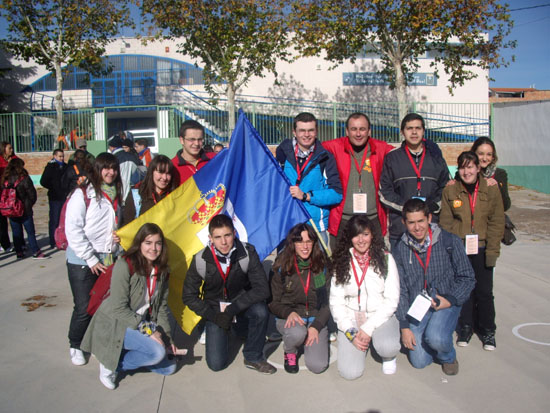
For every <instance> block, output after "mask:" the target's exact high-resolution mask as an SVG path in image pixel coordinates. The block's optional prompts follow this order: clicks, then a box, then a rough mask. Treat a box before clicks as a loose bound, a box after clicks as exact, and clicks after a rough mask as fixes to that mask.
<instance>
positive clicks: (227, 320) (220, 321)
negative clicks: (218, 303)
mask: <svg viewBox="0 0 550 413" xmlns="http://www.w3.org/2000/svg"><path fill="white" fill-rule="evenodd" d="M232 319H233V317H232V316H231V315H230V314H227V313H225V312H224V313H222V312H220V313H216V315H215V316H214V323H216V325H217V326H218V327H220V328H223V329H224V330H225V331H229V329H230V328H231V320H232Z"/></svg>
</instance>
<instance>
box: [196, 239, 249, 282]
mask: <svg viewBox="0 0 550 413" xmlns="http://www.w3.org/2000/svg"><path fill="white" fill-rule="evenodd" d="M243 245H244V250H245V251H246V256H244V257H243V258H241V259H240V260H239V261H237V262H238V263H239V265H240V267H241V270H242V271H243V272H244V273H245V274H246V273H248V264H249V263H250V256H249V255H248V250H247V249H246V244H245V243H244V242H243ZM207 248H209V247H204V248H203V249H202V250H200V251H199V252H198V253H197V254H196V255H195V266H196V267H197V272H198V273H199V275H200V276H201V278H202V279H203V280H204V278H205V277H206V261H205V260H204V258H202V254H203V252H204V250H206V249H207Z"/></svg>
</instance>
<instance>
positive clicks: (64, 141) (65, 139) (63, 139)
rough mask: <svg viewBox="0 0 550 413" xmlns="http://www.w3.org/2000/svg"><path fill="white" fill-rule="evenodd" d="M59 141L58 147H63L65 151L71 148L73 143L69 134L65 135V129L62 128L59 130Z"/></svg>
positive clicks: (57, 140)
mask: <svg viewBox="0 0 550 413" xmlns="http://www.w3.org/2000/svg"><path fill="white" fill-rule="evenodd" d="M56 142H57V148H58V149H62V150H65V151H68V150H70V149H71V145H70V142H69V135H65V130H64V129H61V130H60V131H59V136H58V137H57V139H56Z"/></svg>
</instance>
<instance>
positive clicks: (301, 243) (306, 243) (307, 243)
mask: <svg viewBox="0 0 550 413" xmlns="http://www.w3.org/2000/svg"><path fill="white" fill-rule="evenodd" d="M294 243H295V244H298V245H313V241H312V240H307V241H294Z"/></svg>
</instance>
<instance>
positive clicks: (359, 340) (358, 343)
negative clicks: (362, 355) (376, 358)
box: [351, 329, 371, 351]
mask: <svg viewBox="0 0 550 413" xmlns="http://www.w3.org/2000/svg"><path fill="white" fill-rule="evenodd" d="M370 340H371V336H369V335H368V334H367V333H365V332H364V331H363V330H361V329H359V331H358V332H357V334H356V336H355V338H354V339H353V341H352V342H351V344H353V345H354V346H355V348H357V350H359V351H367V350H368V349H369V345H370Z"/></svg>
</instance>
